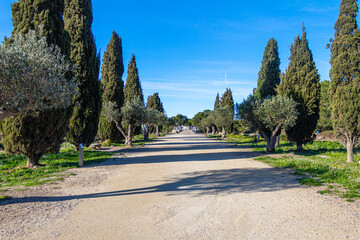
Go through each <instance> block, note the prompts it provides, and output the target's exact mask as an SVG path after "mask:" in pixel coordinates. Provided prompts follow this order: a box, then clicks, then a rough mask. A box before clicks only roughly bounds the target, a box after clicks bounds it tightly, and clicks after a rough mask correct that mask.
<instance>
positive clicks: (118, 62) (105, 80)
mask: <svg viewBox="0 0 360 240" xmlns="http://www.w3.org/2000/svg"><path fill="white" fill-rule="evenodd" d="M123 74H124V63H123V51H122V40H121V38H120V37H119V35H118V34H117V33H116V32H115V31H114V32H113V33H112V37H111V40H110V43H109V44H108V46H107V48H106V51H105V53H104V57H103V65H102V70H101V75H102V80H101V90H102V102H103V103H106V102H115V103H116V105H117V106H118V107H119V108H120V109H121V107H122V106H123V105H124V82H123V80H122V76H123ZM98 133H99V137H100V139H101V140H102V141H105V140H106V139H110V140H111V142H117V141H120V140H121V139H123V136H122V134H121V133H120V131H119V130H118V129H117V127H116V125H115V123H114V122H108V121H107V120H106V119H105V118H104V117H103V114H102V115H100V119H99V130H98Z"/></svg>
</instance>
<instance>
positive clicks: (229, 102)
mask: <svg viewBox="0 0 360 240" xmlns="http://www.w3.org/2000/svg"><path fill="white" fill-rule="evenodd" d="M225 107H229V109H230V112H231V113H232V117H233V118H234V98H233V95H232V91H231V89H230V88H227V89H226V91H225V92H224V94H223V96H222V97H221V108H225Z"/></svg>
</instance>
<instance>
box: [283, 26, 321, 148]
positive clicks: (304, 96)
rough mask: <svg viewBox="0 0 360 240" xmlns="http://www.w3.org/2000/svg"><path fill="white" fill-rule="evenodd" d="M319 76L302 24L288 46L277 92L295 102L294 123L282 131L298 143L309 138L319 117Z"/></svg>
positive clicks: (302, 142)
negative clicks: (285, 64)
mask: <svg viewBox="0 0 360 240" xmlns="http://www.w3.org/2000/svg"><path fill="white" fill-rule="evenodd" d="M319 82H320V76H319V73H318V71H317V69H316V66H315V63H314V60H313V56H312V52H311V50H310V48H309V43H308V40H307V39H306V32H305V28H304V27H303V34H302V37H301V38H300V36H298V37H297V38H296V39H295V42H294V44H293V45H292V46H291V56H290V63H289V67H288V69H287V71H286V73H285V77H284V79H283V81H282V83H281V86H279V93H280V94H281V95H283V96H289V97H291V98H292V99H294V100H295V101H296V102H298V103H299V104H298V106H297V110H298V112H299V116H298V119H297V121H296V124H295V126H293V127H291V128H289V129H287V130H286V134H287V136H288V139H289V140H290V141H293V142H295V143H296V144H297V149H298V150H302V145H303V144H304V143H307V142H309V141H311V140H313V137H314V130H315V128H316V125H317V121H318V119H319V104H320V83H319Z"/></svg>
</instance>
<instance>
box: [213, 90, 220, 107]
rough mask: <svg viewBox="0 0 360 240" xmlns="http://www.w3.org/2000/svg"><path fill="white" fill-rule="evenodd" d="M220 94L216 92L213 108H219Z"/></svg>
mask: <svg viewBox="0 0 360 240" xmlns="http://www.w3.org/2000/svg"><path fill="white" fill-rule="evenodd" d="M220 104H221V103H220V96H219V93H217V94H216V99H215V104H214V110H215V109H217V108H220Z"/></svg>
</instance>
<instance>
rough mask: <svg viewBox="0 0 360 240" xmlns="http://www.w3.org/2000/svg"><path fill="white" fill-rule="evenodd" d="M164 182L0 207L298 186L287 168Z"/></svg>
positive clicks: (20, 200)
mask: <svg viewBox="0 0 360 240" xmlns="http://www.w3.org/2000/svg"><path fill="white" fill-rule="evenodd" d="M165 182H166V183H162V184H158V185H154V186H151V187H144V188H135V189H124V190H119V191H111V192H101V193H94V194H82V195H74V196H33V197H24V198H17V199H16V198H15V199H10V200H6V201H3V202H1V203H0V206H1V205H10V204H20V203H29V202H59V201H69V200H74V199H95V198H106V197H122V196H128V195H140V194H153V193H165V194H166V195H167V196H173V195H190V196H192V197H199V196H204V195H229V194H235V193H244V192H252V193H256V192H273V191H281V190H284V189H290V188H297V187H299V186H300V185H299V184H298V182H297V181H296V180H295V178H294V176H291V175H289V174H288V172H287V171H284V170H280V169H274V168H252V169H222V170H210V171H199V172H191V173H187V174H183V175H180V176H178V177H175V178H170V179H168V180H167V181H165Z"/></svg>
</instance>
